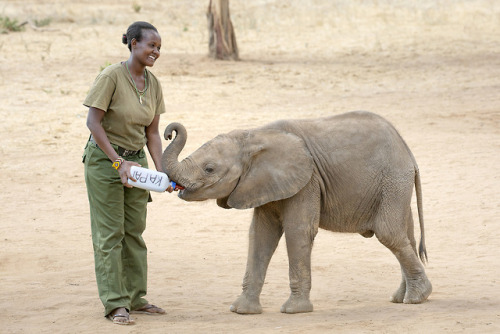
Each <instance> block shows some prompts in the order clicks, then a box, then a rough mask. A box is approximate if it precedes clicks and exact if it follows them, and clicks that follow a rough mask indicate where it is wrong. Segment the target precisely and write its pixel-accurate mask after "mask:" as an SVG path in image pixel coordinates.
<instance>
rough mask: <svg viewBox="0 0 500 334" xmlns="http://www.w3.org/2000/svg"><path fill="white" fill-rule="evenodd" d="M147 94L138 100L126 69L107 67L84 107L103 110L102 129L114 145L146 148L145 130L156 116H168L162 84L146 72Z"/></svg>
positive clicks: (96, 80)
mask: <svg viewBox="0 0 500 334" xmlns="http://www.w3.org/2000/svg"><path fill="white" fill-rule="evenodd" d="M146 81H147V90H146V92H145V94H144V96H143V97H142V104H140V103H139V96H138V95H137V92H136V90H135V86H134V83H133V81H132V78H131V77H130V74H129V73H128V71H127V68H126V67H125V66H124V65H123V64H121V63H118V64H114V65H110V66H108V67H106V68H105V69H104V70H103V71H102V72H101V73H100V74H99V75H98V76H97V78H96V79H95V81H94V84H93V86H92V88H91V89H90V92H89V93H88V95H87V97H86V98H85V101H84V102H83V105H84V106H86V107H94V108H98V109H101V110H104V111H105V112H106V113H105V114H104V118H103V119H102V122H101V124H102V127H103V128H104V131H105V132H106V135H107V136H108V139H109V141H110V142H111V143H112V144H115V145H118V146H121V147H123V148H125V149H127V150H140V149H142V148H143V147H144V145H146V141H147V139H146V127H147V126H148V125H150V124H151V122H152V121H153V118H154V117H155V116H156V115H159V114H162V113H164V112H165V103H164V101H163V93H162V89H161V85H160V82H159V81H158V79H157V78H156V77H155V76H154V75H153V73H151V72H150V71H148V70H146Z"/></svg>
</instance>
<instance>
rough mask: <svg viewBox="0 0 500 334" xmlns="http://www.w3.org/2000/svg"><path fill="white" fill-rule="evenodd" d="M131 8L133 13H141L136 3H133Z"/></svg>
mask: <svg viewBox="0 0 500 334" xmlns="http://www.w3.org/2000/svg"><path fill="white" fill-rule="evenodd" d="M132 8H133V9H134V12H136V13H139V12H140V11H141V5H139V4H138V3H137V2H134V4H133V5H132Z"/></svg>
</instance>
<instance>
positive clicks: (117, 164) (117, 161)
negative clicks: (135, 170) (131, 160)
mask: <svg viewBox="0 0 500 334" xmlns="http://www.w3.org/2000/svg"><path fill="white" fill-rule="evenodd" d="M124 161H125V160H124V159H123V158H122V157H118V159H116V160H115V162H113V164H112V166H113V167H114V168H115V169H116V170H118V168H120V166H121V165H122V163H123V162H124Z"/></svg>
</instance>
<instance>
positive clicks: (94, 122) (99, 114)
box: [87, 107, 161, 188]
mask: <svg viewBox="0 0 500 334" xmlns="http://www.w3.org/2000/svg"><path fill="white" fill-rule="evenodd" d="M104 113H105V111H104V110H101V109H97V108H94V107H90V108H89V114H88V116H87V127H88V128H89V130H90V132H91V133H92V137H93V138H94V141H95V142H96V144H97V145H98V146H99V148H100V149H101V150H102V151H103V152H104V153H105V154H106V155H107V156H108V158H109V160H110V161H111V162H114V161H116V160H117V159H118V158H120V156H119V155H118V153H116V151H115V149H114V148H113V147H112V146H111V143H110V142H109V139H108V137H107V136H106V132H105V131H104V128H103V127H102V125H101V121H102V119H103V117H104ZM158 137H159V136H158ZM160 145H161V142H160ZM160 151H161V147H160ZM132 166H140V165H139V164H138V163H136V162H132V161H127V160H125V161H123V162H122V163H121V165H120V167H119V168H118V173H119V174H120V178H121V181H122V183H123V185H124V186H126V187H129V188H131V187H132V186H131V185H130V184H128V182H127V180H128V178H130V179H132V180H134V178H133V177H132V175H131V173H130V167H132ZM109 167H110V168H111V167H112V166H111V164H110V166H109Z"/></svg>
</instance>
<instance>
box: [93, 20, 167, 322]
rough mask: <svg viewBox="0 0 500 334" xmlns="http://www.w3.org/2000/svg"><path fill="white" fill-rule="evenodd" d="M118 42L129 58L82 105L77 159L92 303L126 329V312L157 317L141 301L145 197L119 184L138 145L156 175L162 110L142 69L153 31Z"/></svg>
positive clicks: (156, 41)
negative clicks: (88, 234)
mask: <svg viewBox="0 0 500 334" xmlns="http://www.w3.org/2000/svg"><path fill="white" fill-rule="evenodd" d="M122 39H123V43H124V44H127V45H128V48H129V50H130V57H129V59H128V60H127V61H124V62H121V63H118V64H114V65H110V66H108V67H107V68H105V69H104V70H103V71H102V72H101V73H100V74H99V75H98V76H97V78H96V79H95V82H94V84H93V86H92V88H91V90H90V92H89V93H88V95H87V98H86V99H85V101H84V103H83V104H84V105H85V106H87V107H88V108H89V113H88V118H87V126H88V128H89V130H90V132H91V136H90V139H89V142H88V143H87V146H86V147H85V153H84V157H83V160H84V163H85V182H86V184H87V192H88V198H89V204H90V219H91V229H92V242H93V246H94V259H95V272H96V280H97V287H98V291H99V297H100V299H101V301H102V303H103V305H104V309H105V310H104V314H105V316H106V317H108V318H109V319H110V320H112V321H113V323H115V324H121V325H129V324H132V323H133V322H134V321H133V320H132V319H131V318H130V316H129V311H136V312H140V313H147V314H164V313H165V311H164V310H163V309H161V308H160V307H157V306H155V305H152V304H149V303H148V301H147V300H146V299H144V296H145V295H146V291H147V249H146V245H145V243H144V240H143V238H142V233H143V231H144V229H145V227H146V206H147V202H148V201H149V199H150V197H149V192H148V191H147V190H143V189H140V188H134V187H132V186H131V185H129V184H128V183H127V179H128V178H131V179H133V178H132V177H131V173H130V167H131V166H143V167H146V168H147V167H148V162H147V158H146V154H145V151H144V148H143V147H144V146H145V145H146V146H147V148H148V151H149V153H150V155H151V158H152V159H153V162H154V164H155V167H156V169H157V170H161V155H162V143H161V138H160V134H159V132H158V124H159V120H160V114H162V113H164V112H165V104H164V101H163V93H162V90H161V86H160V82H159V81H158V79H157V78H156V77H155V76H154V75H153V74H152V73H151V72H150V71H148V70H147V69H146V67H152V66H153V65H154V63H155V62H156V60H157V59H158V58H159V57H160V47H161V38H160V35H159V34H158V31H157V29H156V28H155V27H154V26H153V25H151V24H149V23H147V22H135V23H133V24H132V25H130V27H129V28H128V29H127V34H126V35H123V38H122ZM168 191H169V192H171V191H172V188H171V187H169V189H168Z"/></svg>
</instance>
